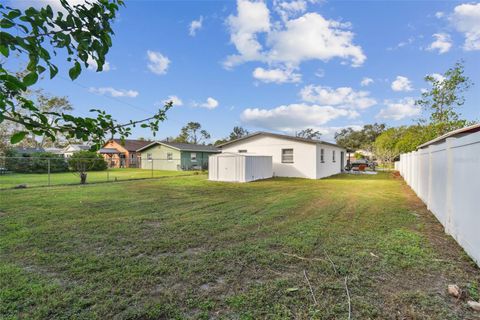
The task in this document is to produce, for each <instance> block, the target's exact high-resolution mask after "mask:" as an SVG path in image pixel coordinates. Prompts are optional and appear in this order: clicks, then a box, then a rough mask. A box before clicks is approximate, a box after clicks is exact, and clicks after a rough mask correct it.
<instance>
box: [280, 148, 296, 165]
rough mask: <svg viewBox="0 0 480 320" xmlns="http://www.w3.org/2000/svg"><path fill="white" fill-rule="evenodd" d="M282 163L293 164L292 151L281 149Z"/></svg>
mask: <svg viewBox="0 0 480 320" xmlns="http://www.w3.org/2000/svg"><path fill="white" fill-rule="evenodd" d="M282 163H293V149H282Z"/></svg>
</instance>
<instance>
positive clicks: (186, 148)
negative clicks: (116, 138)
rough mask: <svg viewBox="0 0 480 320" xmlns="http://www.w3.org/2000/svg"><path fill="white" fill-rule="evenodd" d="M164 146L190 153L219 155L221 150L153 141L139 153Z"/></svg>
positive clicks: (204, 146) (201, 145)
mask: <svg viewBox="0 0 480 320" xmlns="http://www.w3.org/2000/svg"><path fill="white" fill-rule="evenodd" d="M158 144H159V145H164V146H167V147H170V148H173V149H176V150H179V151H190V152H211V153H218V152H220V150H218V148H216V147H214V146H210V145H203V144H192V143H179V142H169V141H153V142H150V143H149V144H148V145H146V146H143V147H142V148H139V149H138V150H137V151H143V150H146V149H148V148H151V147H153V146H155V145H158Z"/></svg>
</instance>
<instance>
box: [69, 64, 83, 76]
mask: <svg viewBox="0 0 480 320" xmlns="http://www.w3.org/2000/svg"><path fill="white" fill-rule="evenodd" d="M80 72H82V67H81V66H80V63H78V61H75V65H74V66H73V67H72V68H70V70H69V71H68V74H69V76H70V79H72V80H75V79H77V77H78V76H79V75H80Z"/></svg>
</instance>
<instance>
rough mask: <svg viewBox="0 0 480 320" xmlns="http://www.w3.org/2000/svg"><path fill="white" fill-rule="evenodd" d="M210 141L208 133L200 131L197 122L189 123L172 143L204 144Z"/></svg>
mask: <svg viewBox="0 0 480 320" xmlns="http://www.w3.org/2000/svg"><path fill="white" fill-rule="evenodd" d="M208 139H210V133H208V131H207V130H205V129H202V125H201V124H200V123H198V122H193V121H191V122H189V123H187V124H186V125H185V126H184V127H182V129H181V130H180V134H179V135H178V137H176V138H174V139H173V142H182V143H192V144H200V143H203V144H205V142H206V140H208Z"/></svg>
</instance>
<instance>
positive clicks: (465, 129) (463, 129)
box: [417, 123, 480, 149]
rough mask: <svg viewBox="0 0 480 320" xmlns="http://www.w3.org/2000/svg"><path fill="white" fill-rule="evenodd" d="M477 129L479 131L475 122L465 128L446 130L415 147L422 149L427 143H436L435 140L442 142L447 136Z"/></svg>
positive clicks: (478, 124) (479, 124)
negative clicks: (442, 133) (441, 134)
mask: <svg viewBox="0 0 480 320" xmlns="http://www.w3.org/2000/svg"><path fill="white" fill-rule="evenodd" d="M478 131H480V123H477V124H474V125H472V126H468V127H465V128H461V129H457V130H453V131H450V132H447V133H445V134H444V135H443V136H440V137H438V138H435V139H433V140H430V141H428V142H425V143H424V144H421V145H419V146H418V147H417V149H422V148H425V147H428V146H429V145H431V144H434V143H437V142H443V141H444V140H445V139H447V138H451V137H454V136H457V135H460V134H462V135H465V134H468V133H474V132H478Z"/></svg>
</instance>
